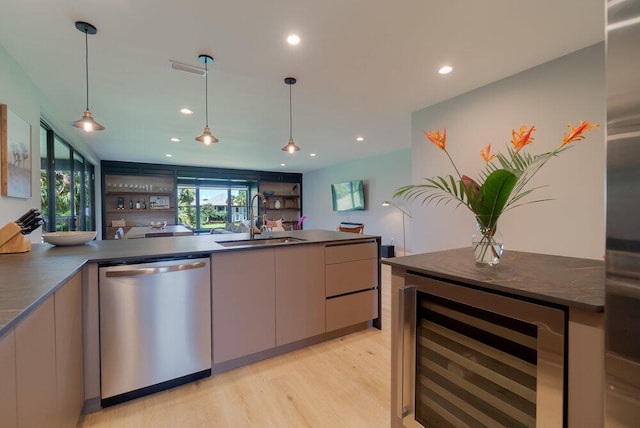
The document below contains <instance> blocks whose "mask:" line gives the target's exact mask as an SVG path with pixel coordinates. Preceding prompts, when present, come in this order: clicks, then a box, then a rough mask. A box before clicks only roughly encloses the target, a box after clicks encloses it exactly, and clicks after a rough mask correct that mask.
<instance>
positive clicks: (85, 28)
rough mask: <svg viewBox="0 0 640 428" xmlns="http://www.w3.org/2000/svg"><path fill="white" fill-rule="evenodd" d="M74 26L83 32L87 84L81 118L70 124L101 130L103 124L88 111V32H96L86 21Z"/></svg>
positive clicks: (86, 130) (89, 130) (85, 128)
mask: <svg viewBox="0 0 640 428" xmlns="http://www.w3.org/2000/svg"><path fill="white" fill-rule="evenodd" d="M75 25H76V28H77V29H78V31H81V32H83V33H84V53H85V55H84V59H85V82H86V84H87V109H86V110H85V111H84V114H83V115H82V119H80V120H76V121H75V122H71V125H73V126H75V127H76V128H80V129H83V130H84V131H85V132H93V131H102V130H103V129H104V126H102V125H100V124H99V123H98V122H96V121H95V120H93V117H92V116H91V111H89V40H88V38H89V36H88V35H89V34H91V35H93V34H96V33H97V32H98V30H97V29H96V27H94V26H93V25H91V24H89V23H87V22H82V21H78V22H76V24H75Z"/></svg>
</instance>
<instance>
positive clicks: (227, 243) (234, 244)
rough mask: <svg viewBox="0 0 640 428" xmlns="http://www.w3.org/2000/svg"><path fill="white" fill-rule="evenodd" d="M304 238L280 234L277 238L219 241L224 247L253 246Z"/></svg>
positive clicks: (283, 242)
mask: <svg viewBox="0 0 640 428" xmlns="http://www.w3.org/2000/svg"><path fill="white" fill-rule="evenodd" d="M302 241H305V240H304V239H300V238H293V237H291V236H280V237H277V238H257V239H246V240H244V241H224V242H218V244H220V245H222V246H223V247H244V246H247V247H253V246H256V245H273V244H290V243H292V242H302Z"/></svg>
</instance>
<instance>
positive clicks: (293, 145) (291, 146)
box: [282, 77, 300, 153]
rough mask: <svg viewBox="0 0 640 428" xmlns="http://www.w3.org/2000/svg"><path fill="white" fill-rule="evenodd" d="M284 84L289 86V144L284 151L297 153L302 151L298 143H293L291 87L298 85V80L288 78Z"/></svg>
mask: <svg viewBox="0 0 640 428" xmlns="http://www.w3.org/2000/svg"><path fill="white" fill-rule="evenodd" d="M284 83H286V84H287V85H289V142H288V143H287V145H286V146H284V147H283V148H282V150H283V151H285V152H289V153H295V152H297V151H300V147H298V146H296V143H294V142H293V119H292V114H291V86H293V85H295V84H296V79H295V78H294V77H286V78H285V79H284Z"/></svg>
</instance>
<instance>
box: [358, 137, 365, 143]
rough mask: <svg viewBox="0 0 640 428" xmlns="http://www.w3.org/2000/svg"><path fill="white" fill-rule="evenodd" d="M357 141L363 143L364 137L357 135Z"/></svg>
mask: <svg viewBox="0 0 640 428" xmlns="http://www.w3.org/2000/svg"><path fill="white" fill-rule="evenodd" d="M356 141H357V142H358V143H362V142H363V141H364V137H356Z"/></svg>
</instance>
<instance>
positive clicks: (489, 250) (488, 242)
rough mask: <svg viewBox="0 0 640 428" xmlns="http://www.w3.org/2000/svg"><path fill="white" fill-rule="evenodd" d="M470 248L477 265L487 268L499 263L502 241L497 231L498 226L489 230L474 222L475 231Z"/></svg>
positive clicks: (502, 249) (502, 248) (502, 247)
mask: <svg viewBox="0 0 640 428" xmlns="http://www.w3.org/2000/svg"><path fill="white" fill-rule="evenodd" d="M471 246H472V247H473V254H474V255H475V257H476V262H477V263H485V264H488V265H489V266H493V265H495V264H498V263H500V258H501V257H502V253H503V251H504V241H503V239H502V234H501V233H500V231H499V230H498V225H495V226H494V227H492V228H489V227H484V226H482V225H481V224H480V223H479V222H476V230H475V231H474V232H473V236H472V237H471Z"/></svg>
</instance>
